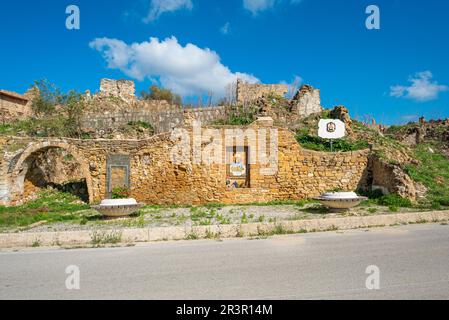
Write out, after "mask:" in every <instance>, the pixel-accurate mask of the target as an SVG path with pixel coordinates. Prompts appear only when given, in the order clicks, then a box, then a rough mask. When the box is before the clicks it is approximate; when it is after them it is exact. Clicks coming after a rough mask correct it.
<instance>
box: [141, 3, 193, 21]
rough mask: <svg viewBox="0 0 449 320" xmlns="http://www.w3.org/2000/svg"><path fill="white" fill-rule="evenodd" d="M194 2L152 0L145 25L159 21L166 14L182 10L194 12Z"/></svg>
mask: <svg viewBox="0 0 449 320" xmlns="http://www.w3.org/2000/svg"><path fill="white" fill-rule="evenodd" d="M192 8H193V3H192V0H151V3H150V11H149V12H148V15H147V16H146V17H145V18H144V19H143V21H144V22H145V23H149V22H152V21H154V20H157V19H158V18H159V17H160V16H161V15H162V14H163V13H165V12H173V11H177V10H180V9H187V10H192Z"/></svg>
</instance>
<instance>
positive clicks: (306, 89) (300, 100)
mask: <svg viewBox="0 0 449 320" xmlns="http://www.w3.org/2000/svg"><path fill="white" fill-rule="evenodd" d="M292 103H293V105H294V112H295V113H296V114H297V115H298V116H300V117H307V116H309V115H311V114H314V113H319V112H321V111H322V110H323V107H322V106H321V98H320V90H319V89H315V88H313V87H312V86H309V85H303V86H302V87H301V88H300V89H299V91H298V92H297V93H296V95H295V96H294V97H293V99H292Z"/></svg>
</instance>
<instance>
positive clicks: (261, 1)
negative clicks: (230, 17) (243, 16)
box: [243, 0, 276, 15]
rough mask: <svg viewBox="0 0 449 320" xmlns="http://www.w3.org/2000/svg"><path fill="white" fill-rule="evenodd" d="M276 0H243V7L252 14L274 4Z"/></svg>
mask: <svg viewBox="0 0 449 320" xmlns="http://www.w3.org/2000/svg"><path fill="white" fill-rule="evenodd" d="M275 2H276V0H243V7H244V8H245V9H246V10H249V11H251V13H252V14H253V15H257V14H258V13H259V12H262V11H265V10H267V9H270V8H272V7H273V6H274V4H275Z"/></svg>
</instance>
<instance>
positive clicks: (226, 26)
mask: <svg viewBox="0 0 449 320" xmlns="http://www.w3.org/2000/svg"><path fill="white" fill-rule="evenodd" d="M229 27H230V23H229V22H226V23H225V24H224V25H223V26H222V27H221V28H220V32H221V34H225V35H226V34H229V31H230V30H229Z"/></svg>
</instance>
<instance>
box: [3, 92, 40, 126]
mask: <svg viewBox="0 0 449 320" xmlns="http://www.w3.org/2000/svg"><path fill="white" fill-rule="evenodd" d="M17 96H20V98H19V97H14V96H13V95H9V94H2V93H1V92H0V121H1V122H10V121H13V120H23V119H26V118H27V117H29V116H31V115H32V109H31V102H30V101H29V100H25V98H21V95H18V94H17Z"/></svg>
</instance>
